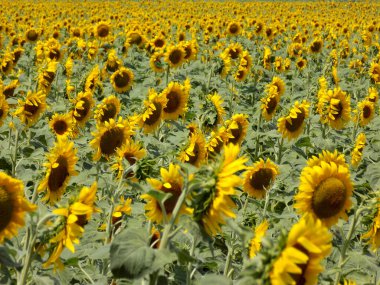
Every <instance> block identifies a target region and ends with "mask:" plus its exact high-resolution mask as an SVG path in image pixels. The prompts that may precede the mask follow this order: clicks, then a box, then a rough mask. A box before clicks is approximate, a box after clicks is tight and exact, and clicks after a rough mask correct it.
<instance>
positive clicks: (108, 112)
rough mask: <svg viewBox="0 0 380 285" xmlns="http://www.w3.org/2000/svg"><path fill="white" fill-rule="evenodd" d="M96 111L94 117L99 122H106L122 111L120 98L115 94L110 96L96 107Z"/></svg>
mask: <svg viewBox="0 0 380 285" xmlns="http://www.w3.org/2000/svg"><path fill="white" fill-rule="evenodd" d="M94 113H95V115H94V118H95V120H96V122H97V123H98V124H104V123H105V122H108V121H109V120H110V119H115V118H116V116H117V115H118V114H119V113H120V100H119V99H118V98H117V97H116V96H115V95H111V96H108V97H106V98H104V99H103V101H102V103H100V104H99V105H98V106H97V107H96V110H95V112H94Z"/></svg>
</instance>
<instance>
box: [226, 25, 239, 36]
mask: <svg viewBox="0 0 380 285" xmlns="http://www.w3.org/2000/svg"><path fill="white" fill-rule="evenodd" d="M241 29H242V28H241V25H240V23H237V22H231V23H229V24H228V27H227V34H229V35H232V36H236V35H238V34H240V32H241Z"/></svg>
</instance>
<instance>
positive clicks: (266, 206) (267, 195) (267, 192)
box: [262, 190, 270, 221]
mask: <svg viewBox="0 0 380 285" xmlns="http://www.w3.org/2000/svg"><path fill="white" fill-rule="evenodd" d="M269 193H270V191H269V190H266V193H265V203H264V210H263V219H262V220H263V221H264V220H265V216H266V214H267V209H268V205H269Z"/></svg>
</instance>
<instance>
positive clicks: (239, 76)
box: [234, 66, 249, 82]
mask: <svg viewBox="0 0 380 285" xmlns="http://www.w3.org/2000/svg"><path fill="white" fill-rule="evenodd" d="M248 74H249V70H248V69H247V68H245V67H242V66H239V67H238V70H237V71H236V72H235V74H234V79H235V80H236V82H243V81H244V80H245V79H246V78H247V76H248Z"/></svg>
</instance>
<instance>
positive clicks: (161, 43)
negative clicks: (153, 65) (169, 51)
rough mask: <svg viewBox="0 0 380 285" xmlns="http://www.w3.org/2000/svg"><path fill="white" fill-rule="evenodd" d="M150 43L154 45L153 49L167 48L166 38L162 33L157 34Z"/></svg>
mask: <svg viewBox="0 0 380 285" xmlns="http://www.w3.org/2000/svg"><path fill="white" fill-rule="evenodd" d="M150 45H151V46H152V47H153V50H155V51H156V50H163V49H165V45H166V42H165V38H164V37H163V36H162V35H157V36H156V37H155V38H154V39H153V40H152V41H151V42H150Z"/></svg>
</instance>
